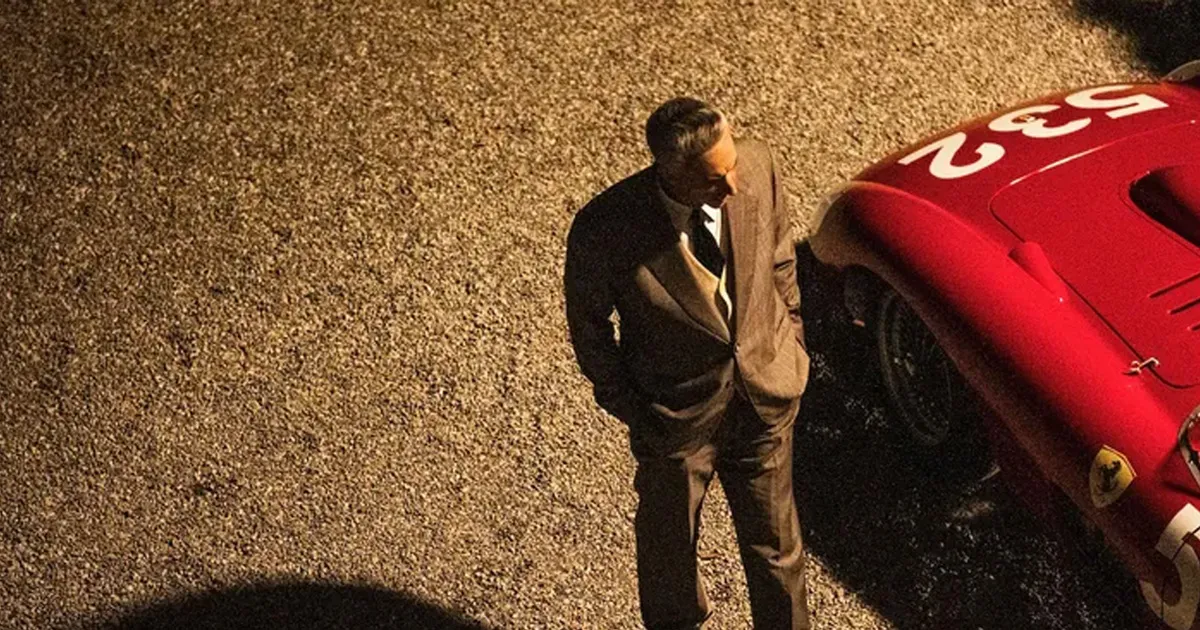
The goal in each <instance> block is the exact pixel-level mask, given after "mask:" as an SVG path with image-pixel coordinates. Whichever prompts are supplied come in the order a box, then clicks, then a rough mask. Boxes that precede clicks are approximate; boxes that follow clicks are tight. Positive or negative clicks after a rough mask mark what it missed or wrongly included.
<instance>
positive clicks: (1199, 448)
mask: <svg viewBox="0 0 1200 630" xmlns="http://www.w3.org/2000/svg"><path fill="white" fill-rule="evenodd" d="M1197 424H1200V407H1196V409H1195V411H1193V412H1192V413H1191V415H1189V416H1188V417H1187V420H1184V421H1183V425H1182V426H1180V427H1179V437H1178V443H1179V454H1180V455H1181V456H1183V461H1184V463H1185V464H1187V467H1188V470H1190V471H1192V479H1195V480H1196V485H1197V487H1200V444H1197V443H1196V442H1194V441H1193V439H1192V429H1193V428H1194V427H1195V426H1196V425H1197Z"/></svg>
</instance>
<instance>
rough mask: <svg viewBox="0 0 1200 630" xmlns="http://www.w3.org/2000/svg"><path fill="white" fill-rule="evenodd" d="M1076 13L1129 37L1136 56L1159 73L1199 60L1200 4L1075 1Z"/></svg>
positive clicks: (1186, 1) (1187, 0) (1142, 0)
mask: <svg viewBox="0 0 1200 630" xmlns="http://www.w3.org/2000/svg"><path fill="white" fill-rule="evenodd" d="M1075 9H1076V10H1077V11H1078V12H1079V13H1080V15H1082V16H1083V17H1084V18H1085V19H1089V20H1095V21H1099V22H1105V23H1108V24H1111V25H1113V26H1115V27H1117V28H1118V29H1120V30H1121V31H1123V32H1125V33H1126V34H1128V35H1129V36H1130V37H1132V38H1133V40H1134V46H1135V51H1136V52H1137V55H1138V56H1139V57H1140V58H1141V59H1142V60H1143V61H1144V62H1145V63H1146V64H1147V65H1148V66H1149V67H1150V68H1151V69H1152V70H1154V71H1156V72H1158V73H1166V72H1170V71H1171V70H1172V69H1174V68H1176V67H1178V66H1180V65H1182V64H1184V63H1187V62H1189V61H1192V60H1193V59H1200V2H1195V1H1194V0H1182V1H1181V0H1075Z"/></svg>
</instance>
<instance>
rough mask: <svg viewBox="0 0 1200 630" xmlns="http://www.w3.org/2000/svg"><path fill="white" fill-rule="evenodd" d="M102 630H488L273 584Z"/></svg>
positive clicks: (397, 599)
mask: <svg viewBox="0 0 1200 630" xmlns="http://www.w3.org/2000/svg"><path fill="white" fill-rule="evenodd" d="M82 628H103V629H104V630H160V629H161V630H260V629H261V630H340V629H343V628H355V629H359V628H363V629H374V628H381V629H382V628H388V629H390V630H425V629H446V630H486V629H487V626H484V625H483V624H481V623H478V622H475V621H472V620H470V619H468V618H466V617H464V616H462V615H459V614H458V613H455V612H452V611H449V610H445V609H443V608H441V607H439V606H436V605H433V604H429V603H426V602H424V601H422V600H420V599H417V598H415V597H413V596H411V595H407V594H404V593H399V592H395V591H390V590H386V589H382V588H378V587H374V586H358V585H345V584H320V583H313V582H276V583H267V584H256V585H251V586H245V587H235V588H230V589H227V590H220V591H213V592H208V593H201V594H198V595H191V596H187V597H183V598H180V599H177V600H171V601H166V602H160V603H157V604H153V605H150V606H148V607H146V608H143V609H140V610H137V611H135V612H132V613H127V614H126V615H124V616H122V617H121V618H119V619H117V620H115V621H107V622H104V623H99V624H97V623H89V624H86V625H83V626H80V630H82Z"/></svg>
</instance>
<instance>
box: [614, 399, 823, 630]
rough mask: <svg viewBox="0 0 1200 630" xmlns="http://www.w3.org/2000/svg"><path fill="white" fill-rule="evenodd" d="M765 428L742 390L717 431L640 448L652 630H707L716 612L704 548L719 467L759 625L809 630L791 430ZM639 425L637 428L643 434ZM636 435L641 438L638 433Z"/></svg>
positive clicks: (643, 574) (644, 578)
mask: <svg viewBox="0 0 1200 630" xmlns="http://www.w3.org/2000/svg"><path fill="white" fill-rule="evenodd" d="M798 410H799V400H797V401H796V402H795V404H794V407H793V410H792V412H791V413H789V414H788V415H787V416H786V418H787V420H785V421H783V422H779V423H777V424H767V423H766V422H764V421H763V420H762V419H761V418H760V417H759V416H758V414H757V413H756V412H755V411H754V407H753V406H752V405H751V404H750V403H749V402H748V401H747V400H745V399H744V398H743V397H742V395H741V394H735V395H734V396H733V398H732V399H731V401H730V403H729V405H728V407H727V408H726V410H725V412H724V414H723V417H722V418H720V419H719V420H718V422H717V423H716V425H715V429H714V430H713V433H712V436H711V438H710V439H708V440H703V441H701V442H700V443H699V444H693V446H691V447H689V448H687V449H684V450H682V451H681V452H675V453H670V454H665V455H664V454H652V453H649V452H647V451H646V450H645V449H638V448H635V449H634V454H635V456H636V457H637V460H638V464H637V472H636V474H635V477H634V485H635V487H636V489H637V493H638V507H637V515H636V517H635V522H634V529H635V533H636V538H637V571H638V595H639V598H640V600H641V611H642V621H643V622H644V623H645V625H646V628H648V629H650V630H660V629H662V630H666V629H675V628H699V627H701V626H702V625H703V624H704V622H705V621H706V620H707V619H708V618H709V617H710V616H711V615H712V607H711V605H710V603H709V601H708V597H707V596H706V594H705V591H704V584H703V582H702V581H701V578H700V572H699V565H698V562H697V556H696V549H697V543H698V541H699V536H700V512H701V506H702V504H703V502H704V496H705V494H706V493H707V490H708V485H709V482H710V481H711V480H712V477H713V474H714V472H715V473H716V474H717V475H718V476H719V477H720V480H721V487H722V488H723V489H724V490H725V495H726V497H727V499H728V501H729V508H730V511H731V512H732V516H733V523H734V528H735V530H736V532H737V542H738V548H739V550H740V555H741V560H742V567H743V569H744V570H745V572H746V582H747V584H748V586H749V590H750V611H751V616H752V618H753V620H754V627H755V628H756V629H758V630H775V629H778V630H784V629H787V630H800V629H801V628H805V629H807V628H809V619H808V608H807V604H806V597H807V592H806V588H805V584H804V552H803V548H802V545H801V540H800V521H799V516H798V514H797V511H796V502H795V497H794V495H793V493H792V440H793V438H792V430H793V426H794V420H795V417H796V413H795V412H796V411H798ZM637 430H638V429H637V428H634V431H635V433H636V431H637ZM631 437H633V438H634V440H635V444H636V436H631Z"/></svg>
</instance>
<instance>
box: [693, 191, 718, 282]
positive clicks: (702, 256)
mask: <svg viewBox="0 0 1200 630" xmlns="http://www.w3.org/2000/svg"><path fill="white" fill-rule="evenodd" d="M706 218H707V217H705V216H704V211H703V210H701V209H700V208H696V210H695V212H693V213H692V243H693V244H694V245H695V252H694V253H695V255H696V260H699V261H700V264H702V265H704V266H705V267H707V268H708V270H709V271H711V272H712V273H713V275H714V276H716V277H718V278H720V277H721V270H722V269H724V268H725V257H724V256H722V255H721V247H720V246H719V245H717V239H715V238H713V235H712V232H709V231H708V228H706V227H704V220H705V219H706Z"/></svg>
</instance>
